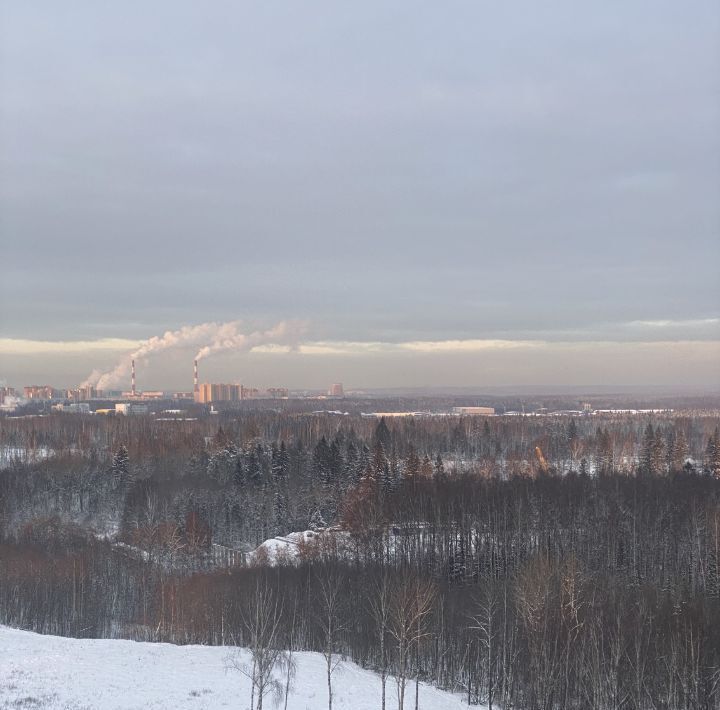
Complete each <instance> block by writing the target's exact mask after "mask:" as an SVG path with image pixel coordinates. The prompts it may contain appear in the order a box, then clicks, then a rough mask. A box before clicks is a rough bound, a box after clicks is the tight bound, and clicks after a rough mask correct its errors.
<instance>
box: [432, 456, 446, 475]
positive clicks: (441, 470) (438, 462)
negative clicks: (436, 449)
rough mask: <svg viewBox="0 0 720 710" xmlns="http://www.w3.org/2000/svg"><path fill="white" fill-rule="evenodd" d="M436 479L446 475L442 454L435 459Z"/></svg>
mask: <svg viewBox="0 0 720 710" xmlns="http://www.w3.org/2000/svg"><path fill="white" fill-rule="evenodd" d="M434 473H435V477H436V478H442V477H443V476H444V475H445V464H444V463H443V460H442V458H441V456H440V454H438V455H437V457H436V458H435V471H434Z"/></svg>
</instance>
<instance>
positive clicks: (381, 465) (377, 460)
mask: <svg viewBox="0 0 720 710" xmlns="http://www.w3.org/2000/svg"><path fill="white" fill-rule="evenodd" d="M387 467H388V460H387V456H386V455H385V447H384V446H383V444H382V442H381V441H380V440H379V439H378V440H377V441H376V442H375V446H374V448H373V457H372V471H373V478H375V480H376V481H382V479H383V476H384V475H385V469H386V468H387Z"/></svg>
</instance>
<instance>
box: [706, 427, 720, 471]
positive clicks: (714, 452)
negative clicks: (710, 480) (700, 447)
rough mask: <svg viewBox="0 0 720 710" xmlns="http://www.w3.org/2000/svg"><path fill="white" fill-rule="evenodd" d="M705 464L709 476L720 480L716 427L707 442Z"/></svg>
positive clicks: (719, 442)
mask: <svg viewBox="0 0 720 710" xmlns="http://www.w3.org/2000/svg"><path fill="white" fill-rule="evenodd" d="M707 463H708V471H709V472H710V475H711V476H715V478H720V428H718V427H715V431H714V432H713V434H712V436H711V437H710V439H709V440H708V444H707Z"/></svg>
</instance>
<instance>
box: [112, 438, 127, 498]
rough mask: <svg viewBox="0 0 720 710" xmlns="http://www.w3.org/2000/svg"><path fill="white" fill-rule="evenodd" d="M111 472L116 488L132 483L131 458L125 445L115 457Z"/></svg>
mask: <svg viewBox="0 0 720 710" xmlns="http://www.w3.org/2000/svg"><path fill="white" fill-rule="evenodd" d="M111 472H112V480H113V485H114V486H115V488H117V487H118V486H122V485H125V484H126V483H130V457H129V456H128V450H127V449H126V448H125V446H124V445H121V446H120V448H119V449H118V450H117V451H116V452H115V454H114V456H113V459H112V468H111Z"/></svg>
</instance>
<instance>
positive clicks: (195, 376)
mask: <svg viewBox="0 0 720 710" xmlns="http://www.w3.org/2000/svg"><path fill="white" fill-rule="evenodd" d="M199 389H200V385H199V384H198V366H197V360H193V392H197V391H198V390H199Z"/></svg>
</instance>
